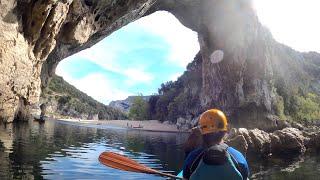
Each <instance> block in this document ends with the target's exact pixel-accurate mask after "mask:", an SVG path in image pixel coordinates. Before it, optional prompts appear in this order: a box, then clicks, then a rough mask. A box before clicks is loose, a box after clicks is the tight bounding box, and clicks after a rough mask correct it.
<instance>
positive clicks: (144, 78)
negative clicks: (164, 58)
mask: <svg viewBox="0 0 320 180" xmlns="http://www.w3.org/2000/svg"><path fill="white" fill-rule="evenodd" d="M124 74H125V75H126V76H127V77H128V79H127V84H128V85H134V84H136V83H138V82H143V83H149V82H151V81H152V80H153V79H154V77H153V75H152V74H150V73H147V72H144V71H142V70H139V69H126V70H124Z"/></svg>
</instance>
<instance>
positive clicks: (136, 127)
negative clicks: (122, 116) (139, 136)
mask: <svg viewBox="0 0 320 180" xmlns="http://www.w3.org/2000/svg"><path fill="white" fill-rule="evenodd" d="M132 128H134V129H142V128H143V126H132Z"/></svg>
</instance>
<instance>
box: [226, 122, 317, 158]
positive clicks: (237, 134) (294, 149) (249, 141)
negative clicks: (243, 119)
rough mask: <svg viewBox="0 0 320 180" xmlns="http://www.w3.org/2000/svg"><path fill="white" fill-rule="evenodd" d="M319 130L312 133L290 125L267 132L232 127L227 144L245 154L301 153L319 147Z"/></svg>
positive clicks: (290, 154) (287, 154)
mask: <svg viewBox="0 0 320 180" xmlns="http://www.w3.org/2000/svg"><path fill="white" fill-rule="evenodd" d="M319 134H320V133H319V130H314V131H313V132H311V133H306V131H300V130H299V129H296V128H292V127H288V128H284V129H282V130H276V131H274V132H272V133H267V132H265V131H262V130H259V129H252V130H247V129H245V128H239V129H232V130H231V132H230V134H229V136H228V139H227V144H228V145H230V146H232V147H236V148H237V149H239V150H240V151H241V152H243V153H244V154H251V155H255V156H256V155H260V156H272V155H286V156H292V155H300V154H303V153H305V152H306V150H307V149H309V150H314V149H318V148H319V146H318V145H316V144H317V143H316V142H317V141H318V140H319Z"/></svg>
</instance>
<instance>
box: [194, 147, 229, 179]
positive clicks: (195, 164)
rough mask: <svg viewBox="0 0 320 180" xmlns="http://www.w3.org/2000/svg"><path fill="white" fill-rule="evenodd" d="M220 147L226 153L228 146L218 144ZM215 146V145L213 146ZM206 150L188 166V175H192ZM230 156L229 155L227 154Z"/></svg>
mask: <svg viewBox="0 0 320 180" xmlns="http://www.w3.org/2000/svg"><path fill="white" fill-rule="evenodd" d="M219 145H220V146H222V147H223V148H224V149H225V150H226V151H227V149H228V147H229V146H228V145H227V144H226V143H221V144H219ZM214 146H216V145H214ZM206 150H207V149H204V150H203V151H202V152H201V153H200V154H199V155H198V156H197V157H196V158H195V159H194V161H193V162H192V164H191V166H190V174H192V173H193V172H194V171H195V170H196V169H197V167H198V165H199V163H200V160H201V159H202V158H203V156H204V154H205V152H206ZM229 154H230V153H229Z"/></svg>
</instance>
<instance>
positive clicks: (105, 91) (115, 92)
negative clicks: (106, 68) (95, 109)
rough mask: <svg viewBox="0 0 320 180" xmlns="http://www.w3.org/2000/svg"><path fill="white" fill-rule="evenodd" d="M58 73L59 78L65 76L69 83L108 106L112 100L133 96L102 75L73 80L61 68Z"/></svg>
mask: <svg viewBox="0 0 320 180" xmlns="http://www.w3.org/2000/svg"><path fill="white" fill-rule="evenodd" d="M56 73H57V74H58V75H59V76H63V78H64V79H65V80H66V81H67V82H68V83H70V84H72V85H73V86H75V87H77V89H79V90H80V91H82V92H84V93H86V94H88V95H89V96H91V97H92V98H94V99H95V100H97V101H99V102H102V103H104V104H106V105H107V104H109V103H110V101H112V100H120V99H125V98H127V97H128V96H129V95H131V93H128V92H126V91H123V90H121V89H118V88H117V87H114V84H113V83H112V82H111V81H110V80H109V79H108V78H107V77H106V76H105V75H103V74H100V73H91V74H88V75H87V76H85V77H83V78H80V79H75V78H72V77H71V76H70V75H69V74H68V73H67V72H64V71H63V70H62V69H61V68H58V69H57V72H56Z"/></svg>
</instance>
